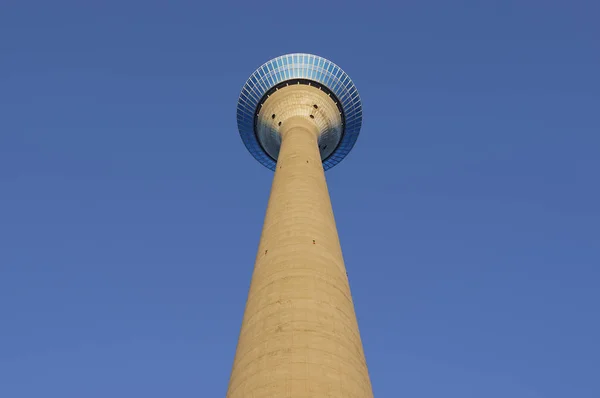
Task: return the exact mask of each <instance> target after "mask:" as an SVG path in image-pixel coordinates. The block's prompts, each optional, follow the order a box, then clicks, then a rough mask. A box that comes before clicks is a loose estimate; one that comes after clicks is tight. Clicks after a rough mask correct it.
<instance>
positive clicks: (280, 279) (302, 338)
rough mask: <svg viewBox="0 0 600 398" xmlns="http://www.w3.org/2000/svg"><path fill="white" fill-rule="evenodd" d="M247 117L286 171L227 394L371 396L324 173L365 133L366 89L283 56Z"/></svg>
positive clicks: (258, 145) (243, 105)
mask: <svg viewBox="0 0 600 398" xmlns="http://www.w3.org/2000/svg"><path fill="white" fill-rule="evenodd" d="M237 122H238V128H239V131H240V135H241V137H242V140H243V142H244V144H245V145H246V148H248V150H249V151H250V153H251V154H252V155H253V156H254V157H255V158H256V159H257V160H258V161H259V162H260V163H262V164H263V165H264V166H266V167H267V168H269V169H271V170H273V171H275V176H274V178H273V185H272V187H271V195H270V197H269V203H268V206H267V212H266V216H265V221H264V225H263V229H262V235H261V238H260V244H259V247H258V253H257V256H256V262H255V265H254V272H253V275H252V282H251V284H250V291H249V293H248V300H247V302H246V309H245V312H244V318H243V321H242V328H241V332H240V336H239V340H238V345H237V350H236V354H235V359H234V363H233V369H232V372H231V377H230V380H229V387H228V391H227V397H228V398H267V397H270V398H300V397H302V398H307V397H315V398H316V397H319V398H325V397H329V398H366V397H371V398H372V397H373V392H372V388H371V382H370V380H369V373H368V370H367V364H366V361H365V356H364V352H363V346H362V342H361V339H360V335H359V330H358V324H357V321H356V315H355V312H354V304H353V302H352V297H351V295H350V286H349V284H348V277H347V274H346V268H345V266H344V260H343V257H342V250H341V247H340V243H339V238H338V233H337V229H336V225H335V220H334V216H333V210H332V208H331V202H330V199H329V192H328V190H327V183H326V181H325V173H324V171H325V170H327V169H330V168H332V167H333V166H335V165H336V164H338V163H339V162H340V161H341V160H342V159H343V158H344V157H345V156H346V155H347V154H348V153H349V152H350V150H351V149H352V147H353V146H354V143H355V142H356V139H357V138H358V134H359V131H360V127H361V123H362V106H361V101H360V97H359V95H358V91H357V89H356V87H354V84H353V83H352V81H351V80H350V78H349V77H348V75H347V74H346V73H345V72H344V71H343V70H342V69H340V68H339V67H338V66H337V65H335V64H334V63H332V62H330V61H328V60H326V59H324V58H321V57H318V56H315V55H310V54H289V55H284V56H281V57H277V58H275V59H272V60H271V61H269V62H267V63H266V64H264V65H262V66H261V67H260V68H258V69H257V70H256V71H255V72H254V73H253V74H252V75H251V76H250V78H249V79H248V81H247V82H246V84H245V85H244V88H243V89H242V92H241V94H240V98H239V101H238V106H237Z"/></svg>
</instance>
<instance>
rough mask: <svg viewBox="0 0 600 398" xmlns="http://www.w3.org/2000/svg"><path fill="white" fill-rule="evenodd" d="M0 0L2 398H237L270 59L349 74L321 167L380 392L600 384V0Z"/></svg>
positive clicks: (597, 392) (585, 389) (543, 395)
mask: <svg viewBox="0 0 600 398" xmlns="http://www.w3.org/2000/svg"><path fill="white" fill-rule="evenodd" d="M83 3H84V2H81V1H64V0H56V1H53V2H46V1H33V0H32V1H15V0H4V1H2V4H1V5H0V396H1V397H7V398H33V397H36V398H37V397H39V396H44V397H57V398H79V397H86V398H96V397H106V396H111V397H115V398H120V397H131V396H140V397H142V396H143V397H148V398H155V397H157V398H158V397H166V396H177V397H181V398H184V397H222V396H224V395H225V391H226V387H227V382H228V378H229V373H230V369H231V364H232V361H233V355H234V352H235V346H236V341H237V335H238V333H239V327H240V324H241V318H242V313H243V310H244V303H245V299H246V294H247V289H248V285H249V281H250V276H251V272H252V266H253V260H254V256H255V252H256V248H257V244H258V239H259V234H260V230H261V226H262V218H263V216H264V211H265V208H266V203H267V199H268V194H269V188H270V183H271V178H272V173H271V172H270V171H269V170H267V169H266V168H264V167H262V166H261V165H259V164H258V162H256V161H255V160H254V159H253V158H252V157H251V155H250V154H249V153H248V152H247V151H246V149H245V148H244V146H243V144H242V142H241V140H240V138H239V135H238V133H237V128H236V121H235V107H236V101H237V97H238V95H239V91H240V89H241V87H242V85H243V84H244V82H245V80H246V78H247V77H248V76H249V75H250V74H251V73H252V72H253V70H254V69H255V68H256V67H258V66H260V65H261V64H262V63H263V62H265V61H267V60H269V59H270V58H273V57H275V56H278V55H281V54H285V53H289V52H309V53H315V54H317V55H321V56H324V57H326V58H329V59H331V60H332V61H334V62H336V63H337V64H338V65H340V66H342V68H344V69H345V71H346V72H347V73H348V74H349V75H350V76H351V77H352V79H353V80H354V82H355V84H356V86H357V87H358V89H359V91H360V93H361V96H362V100H363V105H364V124H363V129H362V132H361V136H360V137H359V139H358V142H357V144H356V146H355V148H354V149H353V151H352V153H350V155H349V156H348V157H347V158H346V159H345V160H344V161H343V162H342V163H341V164H339V165H338V166H336V167H335V168H334V169H332V170H331V171H329V172H328V173H327V178H328V182H329V185H330V191H331V196H332V201H333V206H334V209H335V213H336V219H337V222H338V228H339V230H340V237H341V240H342V247H343V249H344V255H345V259H346V266H347V268H348V272H349V277H350V283H351V287H352V291H353V296H354V299H355V303H356V311H357V314H358V318H359V324H360V328H361V334H362V338H363V343H364V346H365V350H366V355H367V362H368V364H369V369H370V374H371V378H372V382H373V387H374V392H375V395H376V396H377V397H378V398H379V397H382V398H387V397H389V398H395V397H411V398H434V397H435V398H438V397H447V398H454V397H456V398H480V397H486V398H505V397H511V398H563V397H578V398H597V397H598V396H600V377H599V376H598V375H599V374H600V339H599V336H600V317H599V305H600V269H599V265H600V227H599V225H600V210H599V203H600V186H599V184H598V180H599V177H598V174H599V172H600V158H599V156H598V153H599V150H600V137H599V132H600V77H599V71H600V44H599V41H598V38H599V37H600V28H599V26H600V25H598V23H597V17H598V15H599V13H600V6H599V5H598V3H597V2H594V1H583V0H579V1H571V2H567V1H532V0H521V1H504V2H481V1H456V2H448V1H441V0H440V1H403V2H388V3H387V4H379V5H378V4H377V3H371V4H370V5H367V3H366V2H364V1H363V2H313V3H310V4H309V3H302V2H237V3H236V2H227V1H214V2H201V1H195V2H192V1H173V2H169V3H168V5H167V2H156V1H144V2H142V1H131V0H130V1H126V0H123V1H103V2H85V3H89V4H83Z"/></svg>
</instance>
